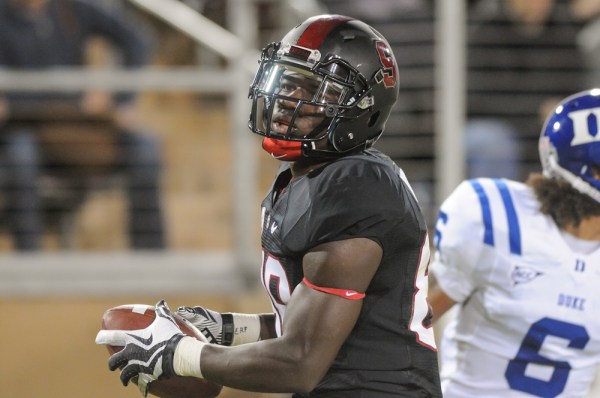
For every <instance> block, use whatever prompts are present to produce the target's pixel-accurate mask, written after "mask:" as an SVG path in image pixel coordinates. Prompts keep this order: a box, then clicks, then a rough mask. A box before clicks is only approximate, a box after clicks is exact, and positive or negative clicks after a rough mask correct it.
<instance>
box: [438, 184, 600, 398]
mask: <svg viewBox="0 0 600 398" xmlns="http://www.w3.org/2000/svg"><path fill="white" fill-rule="evenodd" d="M582 243H584V242H582ZM587 243H592V245H594V246H593V247H589V246H588V247H589V250H587V252H586V250H582V252H575V251H573V250H572V249H571V246H569V244H568V243H567V241H566V240H565V238H564V236H563V234H562V233H561V231H560V230H559V228H558V227H557V226H556V224H555V223H554V221H553V220H552V218H551V217H549V216H546V215H544V214H542V213H540V211H539V204H538V202H537V200H536V198H535V195H534V194H533V192H532V190H531V189H530V188H529V187H527V186H526V185H524V184H521V183H517V182H513V181H508V180H492V179H477V180H470V181H465V182H463V183H462V184H461V185H460V186H459V187H458V188H457V189H456V191H455V192H454V193H453V194H452V195H451V196H450V197H449V198H448V199H447V200H446V201H445V202H444V203H443V205H442V207H441V209H440V216H439V218H438V221H437V225H436V233H435V245H436V248H437V250H436V253H435V256H434V261H433V263H432V264H431V267H430V269H431V271H432V272H433V273H434V275H435V277H436V279H437V280H438V282H439V285H440V287H441V288H442V290H443V291H444V292H445V293H446V294H447V295H448V296H449V297H451V298H452V299H453V300H455V301H456V302H458V303H461V305H460V309H459V310H458V311H459V312H458V317H457V318H456V319H455V321H453V322H451V324H450V325H449V326H448V327H447V328H446V329H445V331H444V334H443V336H442V344H441V347H440V350H441V355H442V379H443V380H442V381H443V387H444V397H445V398H454V397H457V398H469V397H477V398H484V397H485V398H490V397H501V398H513V397H578V398H581V397H584V396H585V394H586V392H587V390H588V389H589V387H590V384H591V382H592V381H593V379H594V376H595V371H596V366H597V364H598V363H599V361H600V249H599V248H598V247H599V246H600V242H587Z"/></svg>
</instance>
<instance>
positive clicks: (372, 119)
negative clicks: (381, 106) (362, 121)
mask: <svg viewBox="0 0 600 398" xmlns="http://www.w3.org/2000/svg"><path fill="white" fill-rule="evenodd" d="M380 114H381V112H379V111H377V112H375V113H374V114H372V115H371V117H370V118H369V122H368V123H367V125H368V126H369V127H373V126H374V125H375V123H377V119H379V115H380Z"/></svg>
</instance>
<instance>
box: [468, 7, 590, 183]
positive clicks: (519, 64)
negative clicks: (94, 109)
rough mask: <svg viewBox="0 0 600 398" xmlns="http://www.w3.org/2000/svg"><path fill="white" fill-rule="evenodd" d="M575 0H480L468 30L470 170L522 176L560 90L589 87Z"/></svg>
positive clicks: (533, 163) (530, 167)
mask: <svg viewBox="0 0 600 398" xmlns="http://www.w3.org/2000/svg"><path fill="white" fill-rule="evenodd" d="M569 1H570V0H568V1H567V0H535V1H531V0H500V1H498V0H480V1H479V2H478V3H477V4H476V6H475V7H474V8H473V9H472V10H471V12H470V13H469V17H468V30H467V125H466V137H465V139H466V149H467V161H468V165H467V166H468V167H467V170H468V177H482V176H485V177H507V178H513V179H519V180H521V179H523V178H525V176H526V175H527V174H528V173H529V172H530V171H534V170H537V169H538V151H537V140H538V132H539V131H540V128H541V126H542V123H543V121H544V119H545V115H547V114H548V112H549V111H550V109H552V108H553V107H554V105H555V104H556V103H557V101H558V100H559V99H560V98H564V97H565V96H567V95H569V94H570V93H572V92H577V91H580V90H583V89H584V88H585V87H586V82H585V79H584V78H583V76H584V73H582V72H583V71H584V69H585V65H584V63H583V59H582V54H581V52H580V51H579V49H578V48H577V45H576V37H577V34H578V32H579V29H580V27H581V24H580V23H578V22H577V21H576V20H575V18H573V16H572V14H571V13H570V9H569Z"/></svg>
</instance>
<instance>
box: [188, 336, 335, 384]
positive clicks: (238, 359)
mask: <svg viewBox="0 0 600 398" xmlns="http://www.w3.org/2000/svg"><path fill="white" fill-rule="evenodd" d="M310 358H311V356H310V353H309V352H307V351H306V350H304V349H302V348H300V347H298V348H297V349H293V348H291V345H290V344H284V343H283V341H282V339H281V338H277V339H269V340H264V341H260V342H257V343H253V344H244V345H240V346H235V347H223V346H216V345H207V346H205V347H204V349H203V351H202V357H201V364H200V367H201V370H202V375H203V377H205V378H206V379H209V380H211V381H213V382H215V383H218V384H222V385H224V386H228V387H232V388H236V389H240V390H245V391H256V392H266V393H282V392H308V391H311V390H312V389H314V387H315V386H316V385H317V383H318V382H319V381H320V380H321V378H322V377H323V376H324V374H325V372H326V370H327V369H328V367H329V364H325V366H323V364H322V363H319V361H317V360H311V359H310Z"/></svg>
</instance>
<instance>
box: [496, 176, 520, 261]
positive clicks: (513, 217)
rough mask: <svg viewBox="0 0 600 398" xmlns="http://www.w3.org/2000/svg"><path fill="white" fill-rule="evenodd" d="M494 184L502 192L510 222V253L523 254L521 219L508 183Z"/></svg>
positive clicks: (499, 181)
mask: <svg viewBox="0 0 600 398" xmlns="http://www.w3.org/2000/svg"><path fill="white" fill-rule="evenodd" d="M494 183H495V184H496V186H497V187H498V190H499V191H500V196H502V201H503V202H504V208H505V210H506V218H507V220H508V240H509V242H510V252H511V253H512V254H518V255H520V254H521V228H520V227H519V218H518V217H517V212H516V211H515V205H514V203H513V200H512V197H511V196H510V192H509V191H508V187H507V186H506V183H505V182H504V181H502V180H497V179H496V180H494Z"/></svg>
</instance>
